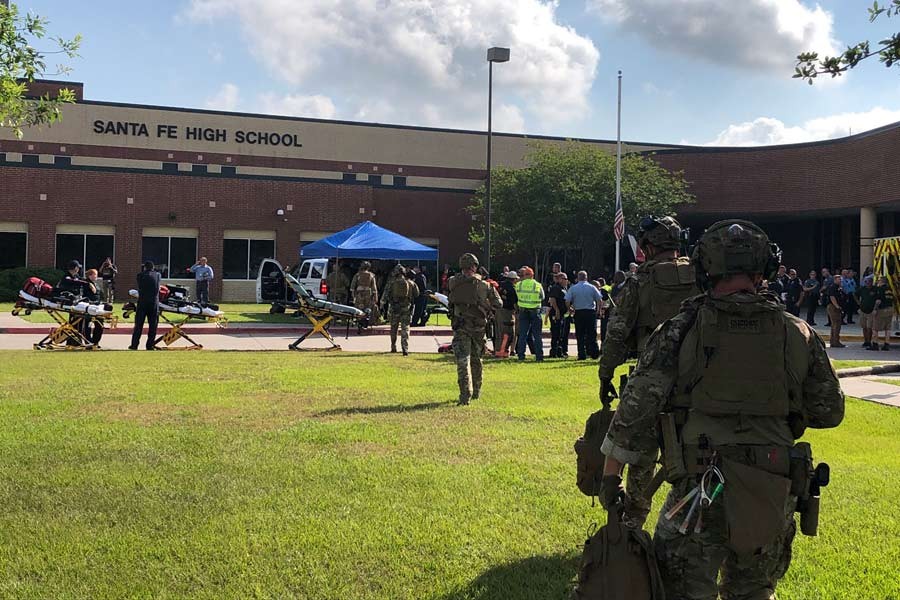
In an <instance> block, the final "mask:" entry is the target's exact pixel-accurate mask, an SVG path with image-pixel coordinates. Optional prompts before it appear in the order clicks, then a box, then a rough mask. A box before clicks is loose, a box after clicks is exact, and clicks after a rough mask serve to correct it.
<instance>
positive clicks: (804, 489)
mask: <svg viewBox="0 0 900 600" xmlns="http://www.w3.org/2000/svg"><path fill="white" fill-rule="evenodd" d="M812 476H813V468H812V448H811V447H810V445H809V443H808V442H798V443H797V444H795V445H794V447H793V448H791V471H790V475H789V477H790V478H791V495H792V496H797V499H798V500H800V501H801V502H802V501H803V500H806V499H807V498H808V497H809V483H810V480H811V479H812ZM797 506H798V510H799V507H800V502H798V503H797Z"/></svg>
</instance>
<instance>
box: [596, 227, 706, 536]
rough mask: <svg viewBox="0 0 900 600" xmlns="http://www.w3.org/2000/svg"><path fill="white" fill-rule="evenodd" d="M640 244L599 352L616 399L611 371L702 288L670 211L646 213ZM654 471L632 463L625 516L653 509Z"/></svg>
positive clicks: (606, 393) (634, 517) (603, 383)
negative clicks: (639, 258) (640, 259)
mask: <svg viewBox="0 0 900 600" xmlns="http://www.w3.org/2000/svg"><path fill="white" fill-rule="evenodd" d="M638 244H639V245H640V247H641V250H642V251H643V252H644V256H646V257H647V260H646V261H645V262H644V264H642V265H641V266H640V267H638V268H637V269H636V271H635V272H634V274H633V275H632V276H631V277H627V278H626V279H625V283H624V284H623V286H622V290H621V292H620V293H619V295H618V297H617V298H616V309H615V310H614V311H613V313H612V315H611V316H610V319H609V323H608V325H607V327H606V339H604V340H603V347H602V354H601V355H600V369H599V375H600V400H601V402H603V403H604V404H609V403H610V402H612V399H613V397H614V396H615V389H614V387H613V384H612V377H613V373H614V372H615V370H616V367H618V366H619V365H620V364H622V363H623V362H625V359H626V358H627V357H628V354H629V353H630V352H634V351H635V350H636V351H637V352H640V351H641V350H643V348H644V344H646V343H647V338H648V337H649V336H650V334H651V333H653V330H654V329H656V327H657V326H658V325H659V324H660V323H662V322H663V321H665V320H666V319H669V318H671V317H673V316H675V315H676V314H677V313H678V310H679V307H680V306H681V303H682V301H684V300H685V299H686V298H689V297H691V296H694V295H696V294H697V293H698V290H697V287H696V284H695V277H694V269H693V267H691V261H690V259H688V258H687V257H679V256H678V249H679V248H680V247H681V225H679V224H678V222H677V221H676V220H675V219H673V218H672V217H662V218H657V217H645V218H644V219H642V220H641V223H640V230H639V233H638ZM651 477H652V472H651V469H649V468H642V467H641V466H640V465H634V466H630V467H629V468H628V488H627V489H628V492H629V493H628V496H627V499H626V503H625V512H626V515H627V517H628V518H629V519H630V520H631V521H633V522H634V523H636V524H637V523H643V522H644V520H645V519H646V518H647V514H648V513H649V512H650V504H651V503H650V499H649V498H646V496H645V494H644V493H643V490H644V489H646V488H647V486H648V485H649V483H650V479H651Z"/></svg>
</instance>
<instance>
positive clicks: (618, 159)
mask: <svg viewBox="0 0 900 600" xmlns="http://www.w3.org/2000/svg"><path fill="white" fill-rule="evenodd" d="M621 202H622V71H619V101H618V107H617V110H616V206H621ZM621 250H622V241H621V240H616V268H615V269H613V270H614V271H618V270H619V266H620V265H621V264H622V263H621V262H620V256H619V255H620V253H621Z"/></svg>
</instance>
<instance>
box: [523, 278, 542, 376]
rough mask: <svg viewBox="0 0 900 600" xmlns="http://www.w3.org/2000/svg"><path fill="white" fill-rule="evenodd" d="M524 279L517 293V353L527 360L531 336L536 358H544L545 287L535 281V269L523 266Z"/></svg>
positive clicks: (540, 360) (537, 359)
mask: <svg viewBox="0 0 900 600" xmlns="http://www.w3.org/2000/svg"><path fill="white" fill-rule="evenodd" d="M521 271H522V273H523V277H522V280H521V281H519V282H518V283H517V284H516V295H517V296H518V297H519V313H518V314H519V339H518V343H517V344H516V355H517V356H518V358H519V360H525V346H526V344H527V342H528V338H529V336H530V337H531V338H532V339H533V340H534V349H533V350H534V359H535V360H536V361H537V362H542V361H543V360H544V342H543V340H542V339H541V303H542V301H543V300H544V287H543V286H542V285H541V284H540V283H538V282H537V281H535V279H534V270H533V269H532V268H531V267H522V269H521Z"/></svg>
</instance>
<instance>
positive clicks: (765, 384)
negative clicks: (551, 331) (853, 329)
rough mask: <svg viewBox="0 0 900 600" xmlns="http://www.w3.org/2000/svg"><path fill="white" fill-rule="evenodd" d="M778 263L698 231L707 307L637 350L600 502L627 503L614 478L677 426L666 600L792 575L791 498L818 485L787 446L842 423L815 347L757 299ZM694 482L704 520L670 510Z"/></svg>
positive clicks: (735, 240)
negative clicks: (809, 431)
mask: <svg viewBox="0 0 900 600" xmlns="http://www.w3.org/2000/svg"><path fill="white" fill-rule="evenodd" d="M779 258H780V251H778V249H777V246H775V245H774V244H771V243H770V242H769V238H768V236H766V234H765V232H763V230H762V229H760V228H759V227H758V226H756V225H754V224H753V223H750V222H748V221H737V220H733V221H720V222H718V223H716V224H714V225H712V226H711V227H710V228H709V230H707V232H706V233H705V234H704V235H703V237H702V238H701V240H700V242H699V243H698V245H697V247H696V248H695V250H694V254H693V257H692V262H693V265H694V267H695V269H696V272H697V277H698V282H699V283H700V284H701V287H702V288H703V289H704V290H705V294H704V295H700V296H696V297H694V298H692V299H691V300H689V301H688V302H686V303H685V304H684V306H683V308H682V310H681V312H680V313H679V314H678V315H677V316H676V317H674V318H673V319H670V320H668V321H667V322H665V323H664V324H663V325H662V327H660V328H659V329H658V330H657V331H656V332H655V333H654V334H653V335H652V336H651V337H650V338H649V340H648V341H647V342H646V347H645V348H644V351H643V353H642V354H641V355H640V359H639V361H638V365H637V368H636V369H635V371H634V373H633V375H632V376H631V379H630V381H629V382H628V386H627V387H626V388H625V389H624V390H623V392H622V398H621V402H620V403H619V407H618V410H617V412H616V414H615V417H614V418H613V421H612V424H611V426H610V428H609V432H608V434H607V436H606V439H605V440H604V442H603V446H602V450H603V452H604V453H605V454H606V456H607V459H606V464H605V466H604V477H603V479H602V482H601V489H600V499H601V503H603V505H604V506H606V507H609V506H611V505H613V504H615V503H617V502H618V499H619V498H621V495H622V490H621V477H620V474H621V471H622V466H623V465H624V464H625V463H628V464H630V465H644V466H649V465H651V464H652V462H653V461H654V459H655V458H656V453H657V435H656V429H657V418H658V417H659V415H660V413H662V414H663V416H664V417H667V416H670V417H672V421H671V422H672V423H674V424H677V428H675V433H674V435H673V436H672V437H671V438H670V439H671V440H672V443H671V447H670V444H669V443H668V442H666V443H665V447H664V448H663V464H664V465H665V467H666V478H667V479H668V480H669V481H670V482H672V489H671V492H670V493H669V495H668V498H667V499H666V502H665V504H664V506H663V508H662V511H661V513H660V517H659V520H658V522H657V526H656V534H655V536H654V542H655V545H656V554H657V559H658V561H659V566H660V571H661V574H662V577H663V583H664V586H665V588H666V589H665V592H666V597H667V598H675V599H681V598H708V599H710V600H712V599H714V598H716V597H717V594H721V597H723V598H748V599H749V598H770V597H774V593H775V587H776V584H777V582H778V580H779V579H780V578H781V577H782V576H783V575H784V573H785V572H786V570H787V568H788V564H789V562H790V557H791V542H792V540H793V537H794V534H795V524H794V518H793V512H794V510H795V509H796V508H798V506H799V507H802V506H804V505H803V504H800V505H798V502H797V498H798V495H799V496H800V497H801V498H803V497H804V495H803V494H804V493H805V492H808V490H809V489H810V482H811V481H814V478H813V477H811V474H812V471H811V468H810V465H811V460H812V459H811V453H810V452H809V446H808V445H807V444H804V443H801V444H796V445H795V443H794V442H795V440H796V439H798V438H799V437H800V436H802V435H803V432H804V430H805V428H806V427H812V428H817V429H818V428H822V429H824V428H830V427H835V426H837V425H838V424H840V422H841V421H842V419H843V416H844V396H843V393H842V392H841V388H840V385H839V383H838V379H837V376H836V375H835V372H834V370H833V368H832V367H831V363H830V362H829V360H828V356H827V355H826V353H825V346H824V344H823V342H822V340H821V339H820V338H819V337H818V336H817V335H816V333H815V332H814V331H813V330H812V329H811V328H810V326H809V325H807V324H806V323H805V322H804V321H802V320H801V319H798V318H796V317H794V316H793V315H791V314H788V313H785V312H784V310H783V309H782V306H781V304H780V302H779V301H778V299H777V298H776V297H775V296H774V295H773V294H771V293H770V292H765V291H764V292H757V286H758V285H759V283H760V281H761V280H762V279H763V277H770V276H772V275H774V272H775V270H776V269H777V267H778V261H779ZM673 427H674V426H673ZM663 431H664V434H663V437H664V439H665V427H663ZM802 450H805V451H806V452H805V453H804V452H802ZM804 454H805V456H807V457H808V462H807V461H806V460H805V459H802V456H803V455H804ZM714 468H715V469H714ZM717 470H718V473H717V472H716V471H717ZM707 474H708V475H707ZM789 475H790V476H791V478H790V479H788V476H789ZM795 475H796V476H797V477H796V479H795V477H794V476H795ZM721 479H724V486H723V490H724V491H722V490H720V492H721V494H718V495H717V494H716V493H715V491H714V489H715V488H716V487H717V485H718V483H719V482H720V480H721ZM698 482H702V483H705V487H703V488H702V490H703V491H702V492H701V491H698V492H697V495H698V496H699V497H701V501H699V502H698V503H697V504H698V506H699V508H697V507H695V510H694V511H691V510H690V508H689V505H691V504H693V501H690V502H687V503H685V504H684V507H683V508H679V507H678V506H676V505H677V504H678V503H679V501H680V500H682V499H683V498H684V497H685V496H687V495H688V494H689V493H690V492H691V491H692V490H696V489H698V488H697V486H698ZM711 490H712V491H711ZM710 495H712V496H713V499H712V500H711V501H709V498H708V497H709V496H710ZM691 512H693V514H690V513H691ZM667 513H668V514H669V517H671V518H669V517H667V516H666V515H667ZM806 517H807V514H805V513H804V514H803V516H802V517H801V528H803V529H805V527H804V525H805V524H806V523H807V521H805V518H806ZM698 519H702V520H700V522H699V523H698ZM804 532H805V533H808V531H804ZM719 577H720V579H719V583H718V587H717V578H719Z"/></svg>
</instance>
